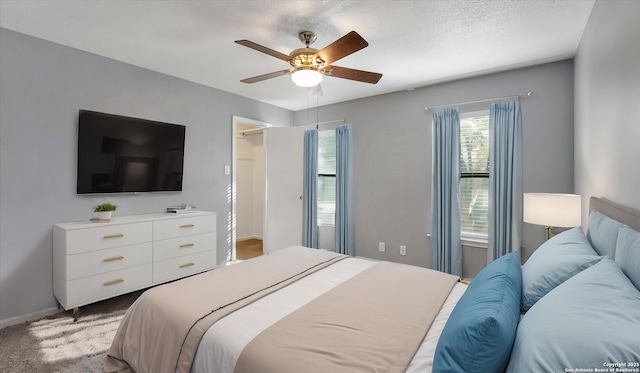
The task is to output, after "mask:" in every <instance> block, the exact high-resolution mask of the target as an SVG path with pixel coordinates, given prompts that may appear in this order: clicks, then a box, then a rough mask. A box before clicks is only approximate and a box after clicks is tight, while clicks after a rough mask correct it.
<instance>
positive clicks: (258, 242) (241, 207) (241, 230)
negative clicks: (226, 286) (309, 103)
mask: <svg viewBox="0 0 640 373" xmlns="http://www.w3.org/2000/svg"><path fill="white" fill-rule="evenodd" d="M232 127H233V140H232V146H231V147H232V152H233V157H232V165H231V175H232V176H231V179H232V181H231V183H232V188H231V196H230V197H231V248H232V252H231V255H230V258H229V260H230V261H234V260H246V259H250V258H253V257H255V256H259V255H262V254H263V237H264V235H263V230H264V221H263V219H264V215H265V184H266V183H265V165H266V161H265V149H264V133H263V131H264V129H265V128H267V127H271V125H270V124H269V123H264V122H260V121H256V120H252V119H248V118H242V117H238V116H233V119H232Z"/></svg>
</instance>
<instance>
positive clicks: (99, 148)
mask: <svg viewBox="0 0 640 373" xmlns="http://www.w3.org/2000/svg"><path fill="white" fill-rule="evenodd" d="M184 137H185V126H183V125H179V124H170V123H163V122H156V121H152V120H146V119H138V118H129V117H124V116H120V115H114V114H106V113H98V112H95V111H89V110H80V114H79V119H78V183H77V187H78V188H77V193H78V194H92V193H138V192H159V191H164V192H172V191H181V190H182V177H183V174H182V170H183V163H184Z"/></svg>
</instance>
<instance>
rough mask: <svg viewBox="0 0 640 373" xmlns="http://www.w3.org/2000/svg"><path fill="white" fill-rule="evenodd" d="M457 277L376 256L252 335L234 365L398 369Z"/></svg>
mask: <svg viewBox="0 0 640 373" xmlns="http://www.w3.org/2000/svg"><path fill="white" fill-rule="evenodd" d="M457 281H458V278H457V277H455V276H452V275H449V274H446V273H442V272H437V271H433V270H430V269H425V268H420V267H415V266H409V265H403V264H397V263H389V262H380V263H378V264H376V265H374V266H373V267H371V268H369V269H367V270H365V271H364V272H362V273H360V274H359V275H357V276H355V277H354V278H352V279H351V280H348V281H346V282H344V283H343V284H341V285H339V286H338V287H336V288H334V289H332V290H331V291H329V292H327V293H325V294H323V295H321V296H319V297H318V298H316V299H314V300H313V301H311V302H310V303H308V304H306V305H305V306H303V307H301V308H300V309H298V310H297V311H296V312H294V313H292V314H290V315H289V316H286V317H284V318H283V319H281V320H280V321H278V322H277V323H276V324H274V325H272V326H271V327H269V328H268V329H266V330H265V331H263V332H262V333H261V334H259V335H258V336H257V337H256V338H254V339H253V340H252V341H251V342H250V343H249V344H248V345H247V346H246V347H245V348H244V350H243V351H242V353H241V354H240V357H239V358H238V361H237V362H236V366H235V371H234V372H235V373H256V372H260V373H285V372H291V373H297V372H305V373H315V372H317V373H326V372H389V373H392V372H404V371H405V370H406V369H407V367H408V366H409V363H410V362H411V360H412V358H413V355H414V354H415V353H416V351H417V350H418V347H419V346H420V343H421V342H422V340H423V339H424V337H425V335H426V334H427V331H428V330H429V328H430V326H431V323H432V322H433V320H434V319H435V317H436V316H437V314H438V312H439V311H440V309H441V308H442V305H443V304H444V302H445V300H446V299H447V297H448V296H449V293H450V291H451V289H452V288H453V286H454V285H455V283H456V282H457Z"/></svg>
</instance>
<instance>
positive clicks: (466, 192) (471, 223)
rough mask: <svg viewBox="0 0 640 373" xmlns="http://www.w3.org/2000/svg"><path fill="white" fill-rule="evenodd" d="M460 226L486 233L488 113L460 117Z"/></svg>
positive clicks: (479, 234)
mask: <svg viewBox="0 0 640 373" xmlns="http://www.w3.org/2000/svg"><path fill="white" fill-rule="evenodd" d="M460 209H461V230H462V235H463V236H466V237H487V236H488V229H489V225H488V223H489V113H488V112H481V113H472V114H468V115H461V118H460Z"/></svg>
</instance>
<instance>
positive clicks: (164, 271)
mask: <svg viewBox="0 0 640 373" xmlns="http://www.w3.org/2000/svg"><path fill="white" fill-rule="evenodd" d="M215 266H216V214H215V213H213V212H206V211H197V212H192V213H188V214H170V213H162V214H145V215H130V216H117V217H115V218H114V219H113V220H112V221H111V222H108V223H93V222H89V221H83V222H75V223H62V224H56V225H54V226H53V294H54V295H55V297H56V298H57V299H58V302H60V305H62V307H63V308H64V309H65V310H68V309H71V308H74V309H75V311H76V313H75V314H77V308H78V307H80V306H83V305H86V304H89V303H93V302H97V301H99V300H103V299H107V298H111V297H114V296H117V295H121V294H125V293H129V292H131V291H134V290H139V289H143V288H146V287H149V286H152V285H157V284H160V283H163V282H167V281H171V280H175V279H178V278H181V277H185V276H189V275H192V274H195V273H198V272H203V271H206V270H209V269H212V268H214V267H215Z"/></svg>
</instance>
